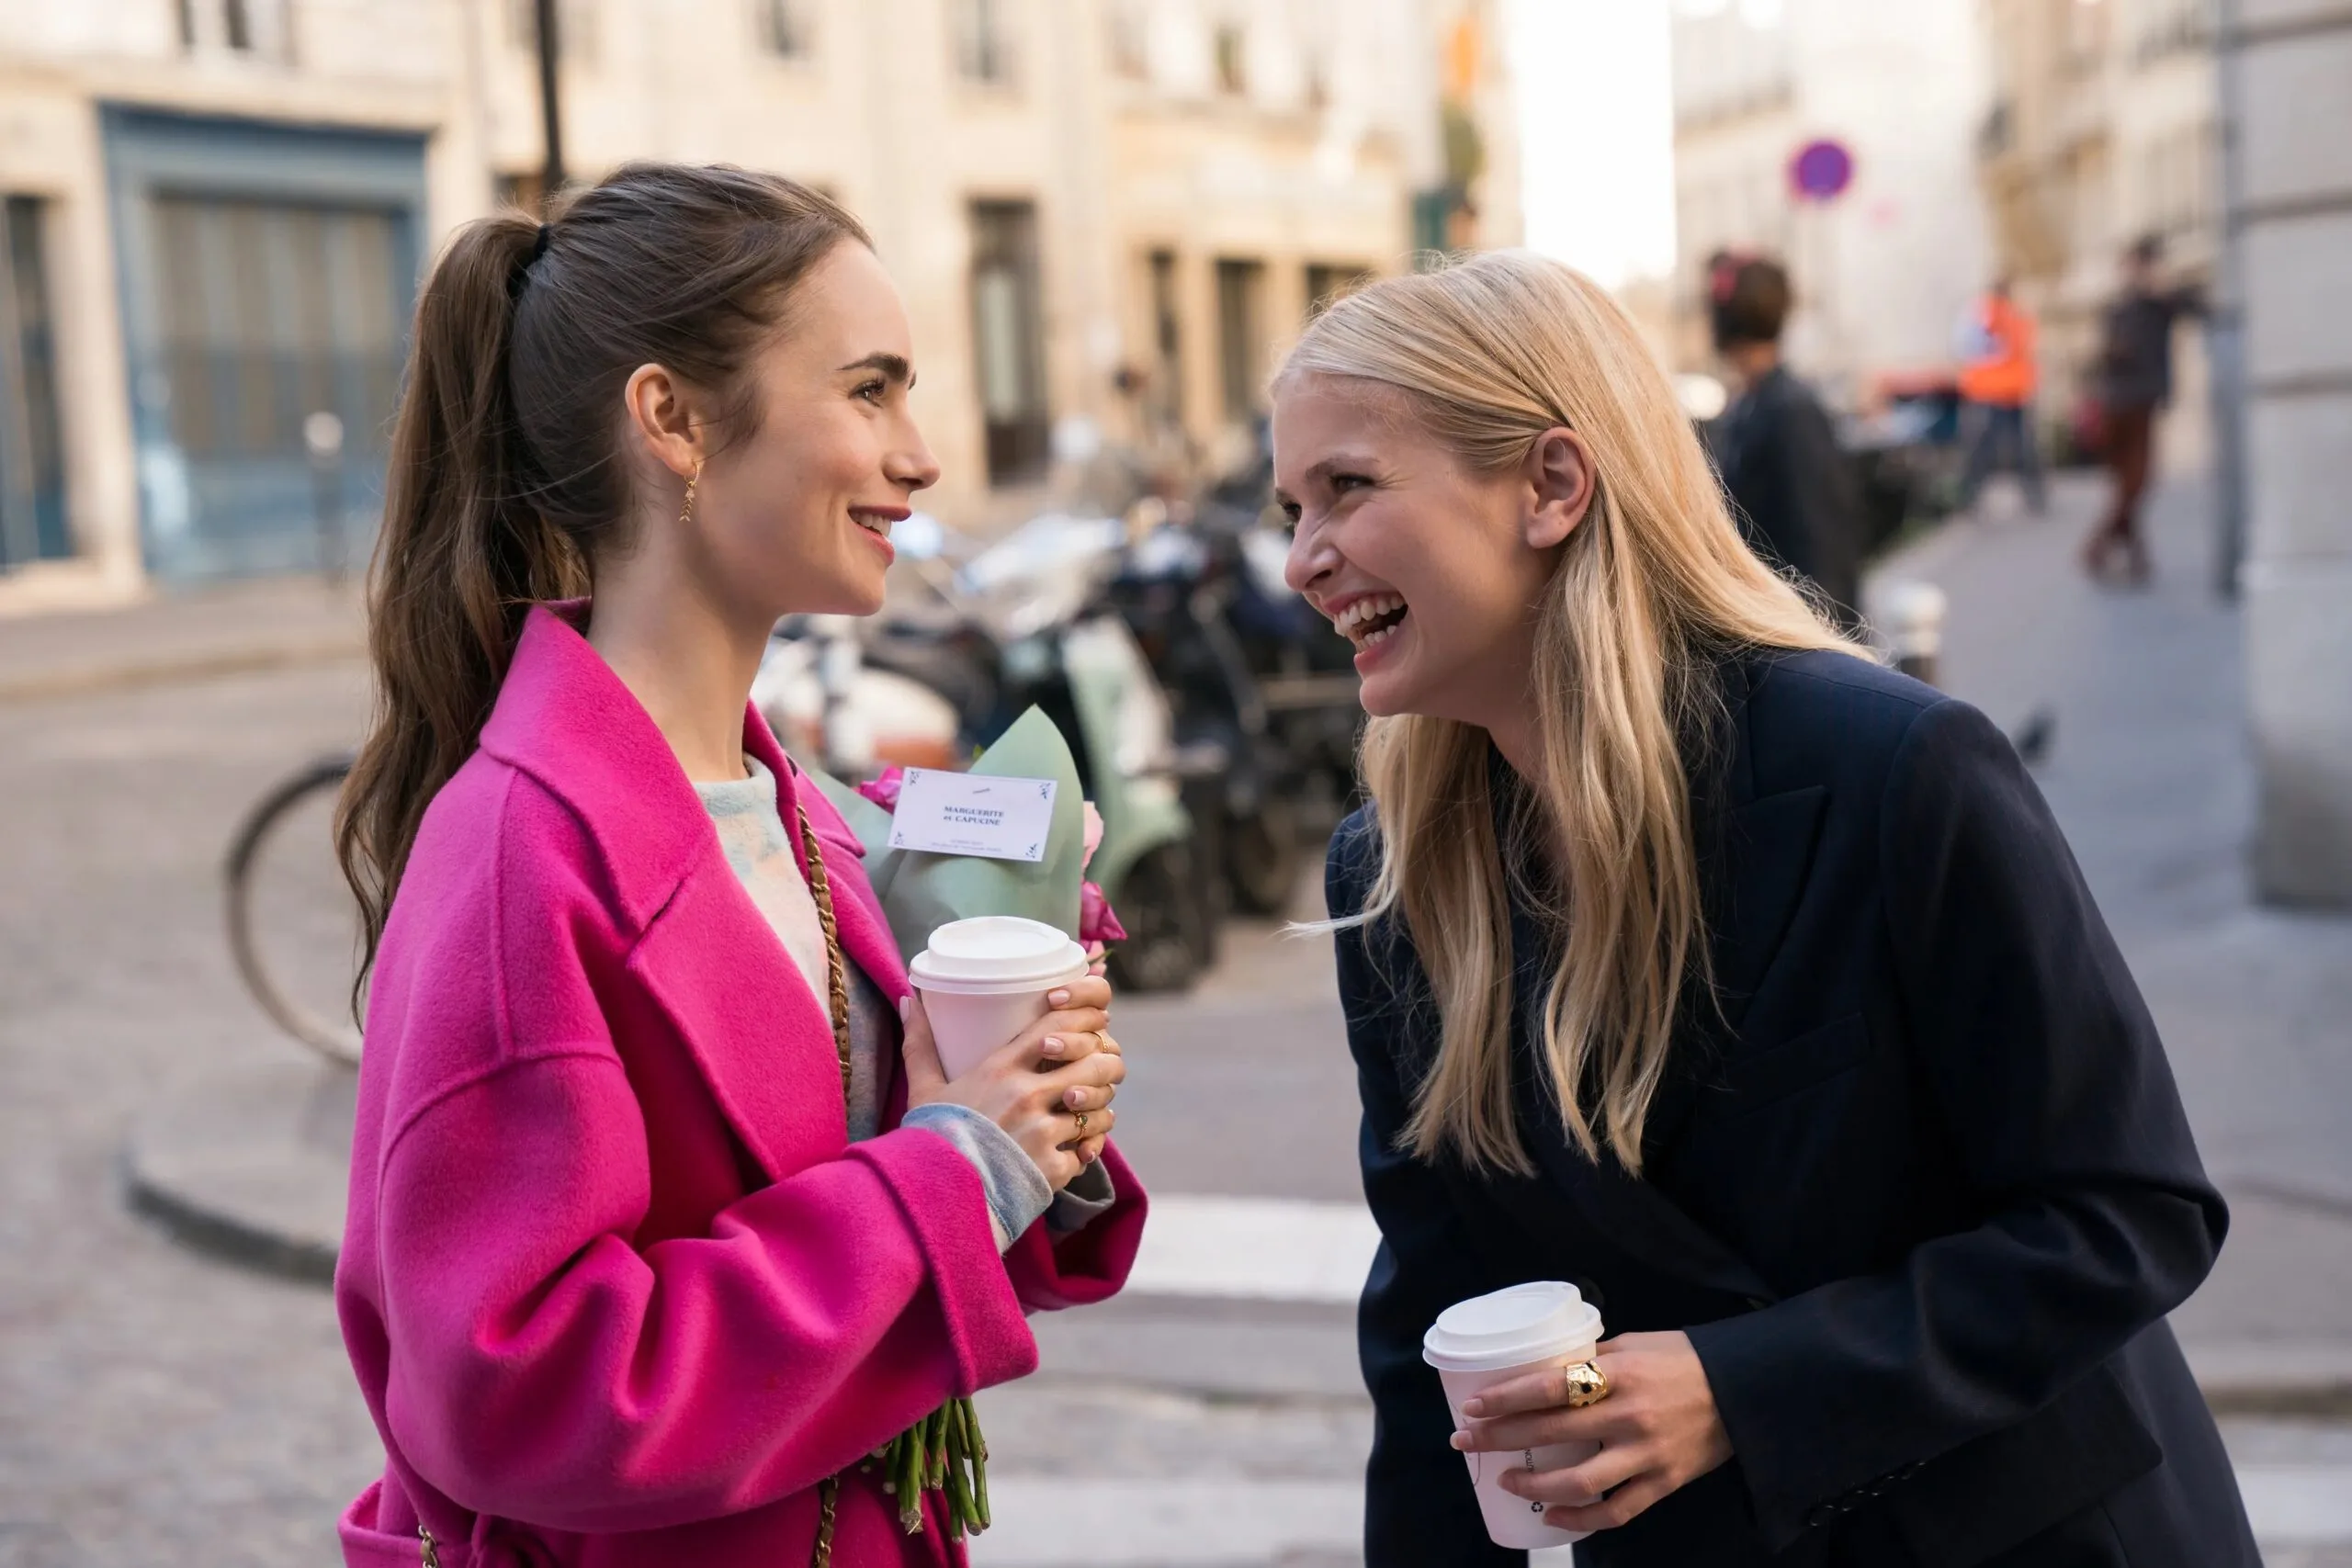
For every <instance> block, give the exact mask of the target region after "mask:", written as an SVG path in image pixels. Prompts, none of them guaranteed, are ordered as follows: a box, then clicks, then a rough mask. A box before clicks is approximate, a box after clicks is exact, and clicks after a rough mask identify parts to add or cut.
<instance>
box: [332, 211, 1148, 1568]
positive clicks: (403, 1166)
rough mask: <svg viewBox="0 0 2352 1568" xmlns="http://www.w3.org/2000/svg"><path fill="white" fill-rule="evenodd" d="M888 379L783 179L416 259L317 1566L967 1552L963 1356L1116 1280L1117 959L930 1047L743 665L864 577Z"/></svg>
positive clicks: (382, 646) (886, 947)
mask: <svg viewBox="0 0 2352 1568" xmlns="http://www.w3.org/2000/svg"><path fill="white" fill-rule="evenodd" d="M913 379H914V366H913V349H912V347H911V345H910V342H909V338H908V328H907V321H906V314H905V310H904V308H903V306H902V305H901V304H900V302H899V294H898V291H897V289H896V288H894V287H893V286H892V284H891V282H890V279H889V277H888V274H886V273H885V272H884V271H883V270H882V266H881V264H880V263H879V262H878V261H877V260H876V258H875V255H874V253H873V251H872V250H871V249H870V248H869V245H868V242H867V240H866V237H865V231H864V230H862V229H861V228H860V227H859V226H858V223H857V220H855V219H854V218H852V217H851V216H850V215H849V214H848V213H847V212H846V211H844V210H842V209H841V208H839V207H837V206H835V205H834V204H833V203H832V202H831V200H829V199H827V198H826V197H823V196H821V195H820V194H819V193H817V192H815V191H812V190H809V189H808V188H806V187H804V186H799V185H797V184H794V183H793V182H791V181H789V180H786V179H783V178H781V177H779V176H775V175H757V174H752V173H748V172H745V171H742V170H738V169H719V168H708V169H706V168H692V167H687V166H684V165H679V164H633V165H630V166H628V167H626V168H624V169H622V170H620V171H619V172H618V173H616V174H615V175H612V176H611V177H610V178H609V179H607V180H605V182H604V183H603V184H602V185H599V186H595V187H594V189H591V190H588V191H586V192H583V193H582V194H580V195H578V196H577V197H573V198H571V200H570V201H568V202H567V203H565V204H563V205H562V206H561V207H560V209H558V211H557V212H556V213H555V215H554V216H552V217H551V218H550V219H549V220H548V222H547V223H545V224H540V223H537V222H535V221H533V220H531V219H529V218H527V217H526V216H524V215H522V214H521V213H517V212H507V213H503V214H499V215H496V216H493V217H490V218H484V219H481V220H477V221H475V222H472V223H469V224H468V225H467V226H466V227H465V228H463V229H461V230H460V231H458V235H457V237H456V238H455V240H454V241H452V242H451V243H450V245H449V248H448V250H447V253H446V254H444V255H443V256H442V257H441V258H440V260H439V261H438V263H437V264H435V266H434V268H433V271H432V275H431V276H430V277H429V278H428V279H427V281H426V283H425V286H424V293H423V295H422V298H421V299H420V301H419V304H418V309H417V321H416V331H415V347H414V351H413V360H412V363H411V365H410V367H409V373H408V377H407V389H406V391H405V393H404V395H403V399H402V403H401V413H400V418H399V423H398V425H397V427H396V429H395V432H394V434H393V438H392V454H391V466H390V477H389V482H388V489H387V494H386V498H385V517H384V526H383V534H382V538H381V542H380V544H379V554H378V558H377V562H376V568H375V576H374V581H373V582H372V584H371V592H370V597H369V631H368V636H369V648H370V652H371V655H372V657H373V660H374V662H375V667H376V670H375V672H376V677H377V686H376V690H377V692H378V704H377V708H376V713H375V719H374V723H373V725H372V727H371V728H370V731H369V733H368V739H367V741H366V744H365V745H364V746H363V747H362V748H361V750H360V753H359V758H358V761H357V764H356V767H355V768H354V770H353V773H352V775H351V781H350V784H349V785H348V788H347V791H346V794H345V801H344V806H343V810H342V813H341V815H340V817H339V818H338V821H337V825H336V838H337V844H338V848H339V850H340V852H341V853H342V856H343V863H344V868H345V874H346V875H348V876H349V878H350V880H351V883H352V886H353V888H354V889H355V890H356V892H357V893H358V895H359V897H360V902H361V906H362V912H363V914H364V916H365V923H364V927H363V929H364V931H365V933H366V937H367V953H366V955H367V959H368V964H369V967H370V968H371V969H372V973H373V980H372V984H371V985H370V988H369V990H368V1023H367V1042H368V1049H367V1054H366V1057H365V1060H364V1062H363V1064H362V1066H361V1067H360V1072H359V1097H358V1110H357V1116H356V1123H355V1127H354V1132H353V1139H352V1162H351V1191H350V1204H349V1220H348V1224H347V1226H346V1228H345V1236H344V1247H343V1253H342V1258H341V1260H340V1263H339V1265H338V1267H337V1269H336V1274H335V1305H336V1309H337V1312H338V1314H339V1315H340V1317H341V1320H342V1325H343V1331H344V1338H345V1344H346V1346H347V1347H348V1348H349V1351H350V1354H351V1359H352V1364H353V1367H354V1369H355V1370H356V1371H357V1373H358V1378H359V1384H360V1391H361V1393H362V1394H363V1396H364V1397H365V1398H366V1401H367V1404H368V1411H369V1413H370V1414H371V1415H372V1416H374V1418H375V1421H376V1427H377V1431H378V1434H379V1437H380V1438H381V1439H382V1442H383V1446H384V1450H385V1454H386V1463H385V1468H384V1472H383V1475H382V1477H381V1478H380V1479H379V1481H377V1482H376V1483H374V1484H372V1485H370V1486H369V1487H368V1489H367V1491H366V1492H364V1493H362V1494H361V1495H360V1496H359V1497H358V1499H357V1500H356V1502H354V1503H353V1504H352V1506H351V1507H350V1508H349V1509H348V1510H347V1511H346V1512H345V1516H344V1518H343V1521H342V1531H341V1533H342V1539H343V1546H344V1553H345V1562H347V1563H348V1564H351V1565H352V1568H384V1565H387V1564H391V1563H396V1562H406V1563H417V1562H423V1563H424V1564H426V1565H427V1568H431V1565H432V1564H435V1563H436V1562H440V1563H445V1564H446V1565H447V1568H468V1565H480V1564H489V1563H522V1562H529V1563H533V1564H537V1565H539V1568H566V1565H576V1564H582V1563H592V1562H593V1563H597V1564H604V1565H607V1568H620V1565H624V1564H637V1565H650V1564H659V1563H694V1564H695V1565H697V1568H755V1565H756V1568H825V1565H826V1564H827V1563H829V1562H838V1563H839V1564H840V1568H881V1565H884V1564H891V1565H898V1568H912V1565H916V1564H921V1565H923V1568H960V1565H961V1564H962V1563H963V1562H964V1560H965V1558H964V1551H963V1548H962V1545H961V1536H962V1533H963V1530H964V1528H965V1527H966V1526H967V1524H970V1523H974V1522H976V1520H977V1510H978V1507H979V1506H980V1505H978V1503H977V1502H976V1501H975V1499H976V1498H977V1497H984V1496H985V1495H986V1493H985V1490H981V1491H978V1492H977V1493H976V1492H974V1491H972V1490H971V1489H970V1487H969V1485H968V1483H970V1482H971V1481H973V1480H975V1479H977V1478H976V1477H975V1476H973V1474H972V1468H973V1467H976V1466H977V1465H978V1462H979V1460H980V1457H981V1450H980V1448H979V1440H978V1431H977V1429H976V1427H975V1426H974V1424H973V1422H972V1420H971V1419H970V1417H971V1411H970V1407H969V1404H968V1402H967V1399H966V1397H965V1396H967V1395H969V1394H970V1393H972V1392H973V1391H974V1390H976V1389H978V1388H980V1387H983V1386H985V1385H988V1384H989V1383H995V1382H1005V1381H1007V1380H1009V1379H1012V1378H1016V1377H1019V1376H1022V1375H1023V1374H1024V1373H1026V1372H1028V1371H1031V1370H1033V1369H1034V1368H1035V1366H1036V1364H1037V1351H1036V1344H1035V1340H1034V1339H1033V1338H1032V1337H1031V1336H1030V1332H1029V1328H1028V1325H1027V1324H1026V1322H1025V1321H1024V1312H1025V1311H1026V1310H1030V1309H1035V1308H1036V1307H1044V1306H1057V1307H1058V1306H1068V1305H1073V1304H1077V1303H1082V1302H1087V1301H1093V1300H1099V1299H1101V1298H1102V1297H1103V1296H1104V1295H1106V1294H1108V1293H1109V1292H1112V1291H1114V1290H1115V1289H1117V1287H1118V1285H1119V1283H1120V1282H1121V1280H1123V1279H1124V1277H1125V1273H1126V1269H1127V1266H1128V1263H1129V1261H1130V1260H1131V1259H1132V1258H1133V1257H1134V1255H1135V1250H1136V1239H1137V1236H1138V1235H1139V1232H1140V1229H1141V1225H1142V1218H1143V1216H1142V1194H1141V1191H1140V1190H1139V1189H1137V1188H1136V1185H1135V1182H1134V1179H1133V1178H1132V1176H1131V1175H1130V1174H1129V1173H1128V1171H1127V1169H1126V1168H1125V1165H1124V1164H1122V1163H1121V1162H1120V1160H1119V1159H1118V1157H1117V1156H1116V1152H1115V1151H1114V1150H1113V1149H1111V1148H1110V1147H1109V1146H1108V1145H1107V1144H1105V1143H1104V1142H1103V1134H1105V1133H1106V1132H1107V1131H1108V1130H1109V1128H1110V1124H1111V1122H1112V1120H1113V1117H1114V1112H1113V1111H1112V1110H1111V1100H1112V1097H1113V1095H1114V1093H1115V1092H1116V1089H1117V1084H1118V1081H1119V1079H1120V1077H1121V1076H1122V1075H1123V1072H1124V1068H1123V1066H1122V1064H1121V1060H1120V1055H1119V1053H1118V1050H1117V1047H1116V1043H1115V1042H1114V1041H1112V1040H1111V1039H1110V1037H1109V1036H1108V1035H1107V1034H1105V1033H1104V1032H1103V1030H1104V1028H1105V1025H1106V1023H1107V1013H1106V1009H1107V1008H1108V1006H1109V1004H1110V997H1111V993H1110V987H1108V986H1107V985H1106V984H1105V983H1104V982H1103V981H1102V980H1100V979H1095V978H1092V977H1088V978H1085V979H1080V980H1076V981H1072V982H1070V983H1069V985H1068V987H1066V988H1064V989H1059V990H1057V991H1055V992H1054V993H1052V994H1051V995H1050V996H1049V997H1047V998H1045V1000H1046V1002H1047V1003H1048V1004H1050V1005H1051V1007H1052V1009H1053V1010H1051V1011H1049V1012H1047V1013H1046V1015H1045V1016H1044V1017H1043V1018H1042V1019H1041V1020H1040V1021H1038V1022H1037V1024H1036V1025H1035V1027H1034V1028H1032V1029H1031V1030H1029V1031H1027V1032H1024V1033H1023V1035H1022V1036H1021V1037H1020V1038H1019V1039H1018V1040H1015V1041H1012V1042H1009V1043H1007V1045H1006V1047H1005V1049H1004V1050H1002V1051H1001V1052H999V1053H998V1054H997V1055H994V1056H991V1057H989V1058H988V1059H987V1060H986V1061H985V1062H983V1063H981V1064H980V1065H979V1066H976V1067H973V1068H970V1069H968V1070H967V1071H966V1072H965V1073H964V1074H963V1075H962V1076H961V1077H958V1078H956V1080H955V1081H954V1082H952V1083H951V1082H948V1081H946V1079H945V1077H944V1074H943V1073H942V1071H941V1069H940V1065H939V1060H938V1055H937V1053H936V1051H935V1050H934V1049H933V1046H932V1044H931V1033H930V1030H929V1028H928V1026H927V1024H926V1022H925V1020H924V1016H923V1011H922V1006H921V1005H920V1003H919V1002H916V1001H914V1000H913V998H911V996H910V991H909V988H908V984H907V975H906V971H905V968H904V966H903V964H901V962H900V958H899V952H898V948H897V946H896V944H895V943H894V942H892V940H891V937H890V931H889V927H888V923H887V922H886V921H885V920H884V919H883V916H882V912H881V908H880V907H879V905H878V904H877V903H876V901H875V897H874V893H873V890H872V888H871V887H870V886H868V884H867V882H866V879H865V873H864V872H863V870H862V869H861V868H860V865H859V860H858V857H859V855H860V853H861V852H860V850H859V849H858V846H857V840H856V838H855V836H854V835H853V834H852V833H851V832H850V830H849V829H848V828H847V827H846V826H845V825H844V823H843V822H842V818H841V817H840V816H839V815H838V814H837V813H836V812H835V811H834V810H833V808H832V807H831V806H830V805H829V804H828V803H827V801H826V797H825V795H824V794H823V792H822V791H821V790H820V788H818V787H817V785H816V784H814V783H812V782H811V781H810V780H809V778H808V777H807V776H806V775H805V774H803V773H801V772H800V771H799V770H798V769H797V768H796V767H794V765H793V764H792V763H791V761H788V760H787V759H786V756H785V754H784V752H783V751H782V750H780V749H779V748H778V747H777V745H776V742H775V737H774V736H773V735H772V734H770V733H769V731H768V728H767V726H766V724H765V723H764V722H763V721H762V719H761V717H760V715H759V710H758V709H757V708H754V707H750V706H749V705H748V704H747V701H746V698H747V694H748V693H749V691H750V688H751V684H752V676H753V674H754V673H755V672H756V671H757V670H758V668H759V663H760V657H761V653H762V650H763V649H764V648H765V647H766V644H767V639H768V635H769V632H770V630H771V628H773V626H775V622H776V620H777V619H778V618H779V617H780V616H781V615H785V614H786V613H790V612H796V611H797V612H809V613H820V614H835V615H870V614H872V613H873V612H874V611H875V610H876V608H877V607H878V606H879V605H880V604H881V603H882V595H883V583H884V574H885V571H886V570H887V568H888V565H889V561H890V558H891V547H890V544H889V539H888V535H889V530H890V526H891V525H892V523H893V522H896V521H899V520H903V519H904V518H905V517H906V516H907V515H909V509H908V502H909V501H910V498H911V497H912V496H913V495H914V494H915V492H916V491H920V490H922V489H923V488H924V487H926V486H928V485H930V484H931V483H933V481H934V480H935V479H937V478H938V473H939V469H938V465H937V463H936V462H935V461H934V460H933V457H932V455H931V451H930V448H929V447H928V446H925V445H924V442H923V439H922V434H921V432H920V431H918V430H917V429H916V427H915V424H914V422H913V418H912V415H911V413H910V411H909V408H908V401H907V394H908V391H909V389H910V387H911V386H912V384H913Z"/></svg>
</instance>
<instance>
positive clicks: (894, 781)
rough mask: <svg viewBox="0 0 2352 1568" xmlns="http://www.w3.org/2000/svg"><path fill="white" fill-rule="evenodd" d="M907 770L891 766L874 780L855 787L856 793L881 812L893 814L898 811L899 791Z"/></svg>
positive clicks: (904, 780)
mask: <svg viewBox="0 0 2352 1568" xmlns="http://www.w3.org/2000/svg"><path fill="white" fill-rule="evenodd" d="M906 778H907V770H906V769H904V768H901V767H899V766H897V765H896V764H893V765H892V766H890V767H887V768H885V769H883V770H882V772H881V773H879V774H878V775H876V777H874V778H870V779H868V780H866V781H865V783H864V784H860V785H858V786H857V793H858V794H860V795H864V796H865V798H866V799H868V800H870V801H872V802H873V803H874V804H875V805H876V806H878V807H881V808H882V809H883V810H885V811H888V812H891V813H893V814H895V813H896V812H897V811H898V809H899V790H900V789H901V788H902V787H903V786H904V785H905V784H906Z"/></svg>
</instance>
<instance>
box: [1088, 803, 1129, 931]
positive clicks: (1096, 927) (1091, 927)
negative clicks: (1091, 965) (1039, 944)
mask: <svg viewBox="0 0 2352 1568" xmlns="http://www.w3.org/2000/svg"><path fill="white" fill-rule="evenodd" d="M1092 809H1093V808H1092V807H1088V810H1089V811H1090V812H1091V810H1092ZM1078 940H1079V941H1080V942H1085V943H1086V944H1087V945H1088V946H1090V947H1091V946H1093V945H1094V944H1095V943H1097V942H1125V941H1126V940H1127V928H1126V927H1125V926H1123V925H1121V924H1120V923H1119V917H1118V916H1117V915H1116V914H1114V912H1113V911H1112V908H1111V900H1109V899H1108V898H1105V897H1103V889H1101V888H1100V887H1097V886H1095V885H1094V884H1092V883H1091V882H1081V883H1080V884H1079V885H1078Z"/></svg>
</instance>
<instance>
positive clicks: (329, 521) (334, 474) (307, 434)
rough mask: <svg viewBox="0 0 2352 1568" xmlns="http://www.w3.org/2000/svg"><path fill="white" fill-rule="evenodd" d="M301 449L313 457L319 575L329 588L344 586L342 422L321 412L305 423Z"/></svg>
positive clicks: (313, 414)
mask: <svg viewBox="0 0 2352 1568" xmlns="http://www.w3.org/2000/svg"><path fill="white" fill-rule="evenodd" d="M302 445H303V446H304V447H305V448H306V449H307V450H308V451H309V452H310V454H311V522H312V524H313V525H314V526H315V527H316V529H317V530H318V545H319V572H320V575H322V576H323V577H324V578H325V579H326V580H327V584H328V586H329V587H333V588H340V587H342V586H343V574H344V570H345V565H346V562H345V556H346V554H347V553H348V552H347V551H346V550H345V547H344V537H343V421H342V420H341V419H340V418H338V417H336V415H334V413H333V412H329V411H328V410H325V409H319V410H317V411H315V412H312V413H311V414H310V415H308V416H307V417H306V418H304V419H303V421H302Z"/></svg>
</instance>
